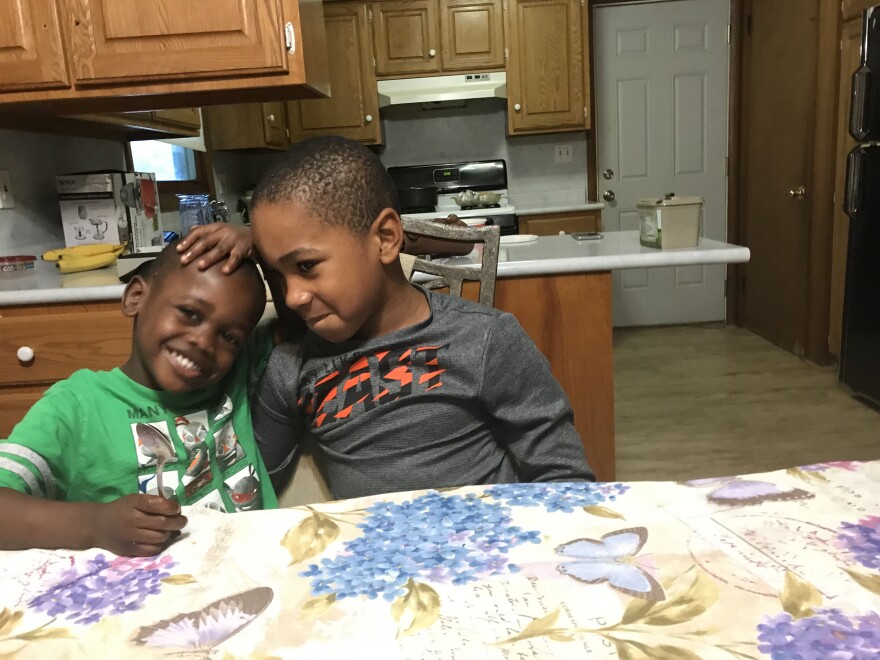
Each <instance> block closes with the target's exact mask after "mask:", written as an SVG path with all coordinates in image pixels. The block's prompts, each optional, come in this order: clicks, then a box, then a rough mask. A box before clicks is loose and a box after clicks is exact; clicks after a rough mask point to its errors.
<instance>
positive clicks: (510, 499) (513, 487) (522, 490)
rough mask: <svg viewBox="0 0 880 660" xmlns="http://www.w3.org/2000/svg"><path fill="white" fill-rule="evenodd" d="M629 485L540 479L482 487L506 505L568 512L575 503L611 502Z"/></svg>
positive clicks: (586, 504)
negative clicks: (537, 482) (523, 482)
mask: <svg viewBox="0 0 880 660" xmlns="http://www.w3.org/2000/svg"><path fill="white" fill-rule="evenodd" d="M628 489H629V486H627V485H626V484H622V483H617V482H608V483H590V482H588V481H582V482H578V483H557V482H549V483H541V484H498V485H497V486H492V487H491V488H487V489H486V493H488V494H489V495H491V496H492V497H493V498H494V499H496V500H498V501H500V502H503V503H504V504H507V505H508V506H539V505H542V506H543V507H544V508H545V509H547V511H551V512H552V511H564V512H565V513H571V512H572V511H574V510H575V508H577V507H583V506H594V505H597V504H603V503H605V502H613V501H614V500H616V499H617V496H618V495H622V494H623V493H625V492H626V491H627V490H628Z"/></svg>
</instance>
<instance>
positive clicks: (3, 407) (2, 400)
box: [0, 388, 45, 438]
mask: <svg viewBox="0 0 880 660" xmlns="http://www.w3.org/2000/svg"><path fill="white" fill-rule="evenodd" d="M44 389H45V388H44ZM42 396H43V392H41V391H30V390H29V391H24V392H19V391H17V390H14V389H12V390H5V391H3V390H0V438H8V437H9V434H10V433H11V432H12V429H13V428H14V427H15V425H16V424H18V423H19V422H20V421H21V420H22V418H23V417H24V416H25V414H26V413H27V411H28V410H30V409H31V408H32V407H33V405H34V404H35V403H36V402H37V401H39V400H40V398H41V397H42Z"/></svg>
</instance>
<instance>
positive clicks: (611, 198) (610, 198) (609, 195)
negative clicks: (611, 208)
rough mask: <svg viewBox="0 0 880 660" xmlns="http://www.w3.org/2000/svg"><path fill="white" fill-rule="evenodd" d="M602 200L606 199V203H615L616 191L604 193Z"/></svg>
mask: <svg viewBox="0 0 880 660" xmlns="http://www.w3.org/2000/svg"><path fill="white" fill-rule="evenodd" d="M602 199H604V200H605V201H606V202H613V201H614V191H613V190H606V191H605V192H603V193H602Z"/></svg>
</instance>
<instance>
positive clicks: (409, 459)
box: [251, 137, 593, 498]
mask: <svg viewBox="0 0 880 660" xmlns="http://www.w3.org/2000/svg"><path fill="white" fill-rule="evenodd" d="M251 222H252V232H253V240H254V243H255V245H256V248H257V251H258V252H259V253H260V255H261V257H262V259H263V261H264V263H265V265H266V266H268V268H267V271H268V275H267V277H268V279H269V280H270V286H272V288H273V292H274V293H275V297H276V299H280V300H283V302H284V303H285V305H286V307H287V308H288V309H289V310H292V311H293V312H295V314H296V315H297V316H298V317H299V318H300V319H301V320H302V322H304V323H305V326H306V327H305V330H304V331H302V332H297V333H293V335H294V337H293V338H292V339H288V340H287V341H285V342H283V343H281V344H280V345H279V346H278V347H277V348H276V349H275V351H274V352H273V353H272V356H271V358H270V360H269V364H268V366H267V368H266V372H265V374H264V375H263V378H262V379H261V381H260V383H259V385H258V386H257V389H256V392H255V394H254V401H253V406H252V415H253V421H254V430H255V435H256V438H257V443H258V445H259V447H260V450H261V452H262V454H263V459H264V461H265V463H266V466H267V468H268V469H269V472H270V473H276V474H283V473H285V472H287V471H289V470H288V467H289V466H291V465H292V464H294V463H295V460H296V456H297V448H298V444H299V442H300V440H301V438H302V437H303V435H304V434H305V433H307V432H309V433H311V434H312V435H313V436H314V437H315V439H316V441H317V444H318V446H319V447H320V449H321V452H322V454H323V458H324V464H325V468H326V471H327V477H328V481H329V486H330V489H331V491H332V492H333V495H334V496H335V497H337V498H351V497H360V496H363V495H372V494H376V493H383V492H392V491H400V490H414V489H421V488H440V487H446V486H459V485H467V484H487V483H504V482H517V481H579V480H584V479H587V480H592V479H593V474H592V473H591V472H590V469H589V467H588V466H587V461H586V457H585V455H584V450H583V446H582V444H581V441H580V438H579V437H578V434H577V432H576V431H575V429H574V425H573V415H572V411H571V407H570V406H569V403H568V400H567V398H566V396H565V393H564V392H563V391H562V388H561V387H560V386H559V383H557V381H556V380H555V379H554V377H553V375H552V374H551V372H550V368H549V365H548V363H547V360H546V359H545V358H544V356H543V355H541V353H540V352H539V351H538V349H537V348H536V347H535V345H534V343H533V342H532V341H531V339H529V337H528V336H527V335H526V334H525V332H524V331H523V329H522V328H521V327H520V325H519V323H518V322H517V321H516V319H515V318H514V317H513V316H512V315H510V314H507V313H503V312H500V311H498V310H496V309H493V308H490V307H485V306H482V305H478V304H476V303H472V302H469V301H467V300H463V299H460V298H456V297H452V296H448V295H445V294H433V293H429V292H427V291H425V290H423V289H421V288H420V287H417V286H413V285H412V284H410V283H409V282H407V280H406V278H405V277H404V274H403V271H402V269H401V266H400V262H399V260H398V255H399V253H400V250H401V246H402V244H403V240H404V237H403V230H402V227H401V223H400V215H399V208H398V202H397V195H396V192H395V189H394V184H393V183H392V182H391V179H390V177H389V176H388V174H387V172H386V171H385V168H384V167H383V166H382V164H381V162H380V161H379V159H378V158H377V157H376V156H375V155H374V154H373V153H372V152H370V151H369V150H368V149H366V148H365V147H363V146H361V145H359V144H357V143H355V142H352V141H349V140H346V139H343V138H338V137H329V138H314V139H311V140H306V141H304V142H301V143H300V144H298V145H296V146H295V147H293V148H292V149H291V150H290V151H289V152H288V153H287V154H285V155H284V156H283V157H282V158H281V159H280V160H279V161H277V162H276V164H275V165H274V166H273V167H272V168H271V169H270V170H269V171H268V172H267V173H266V174H265V175H264V176H263V178H262V180H261V181H260V183H259V184H258V186H257V189H256V190H255V192H254V195H253V198H252V202H251ZM286 320H287V323H288V324H289V325H293V324H295V323H297V320H296V319H291V318H288V319H286ZM282 321H285V319H284V318H282Z"/></svg>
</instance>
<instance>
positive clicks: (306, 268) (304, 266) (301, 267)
mask: <svg viewBox="0 0 880 660" xmlns="http://www.w3.org/2000/svg"><path fill="white" fill-rule="evenodd" d="M317 265H318V262H317V261H301V262H299V263H298V264H297V265H296V269H297V270H298V271H299V272H300V273H308V272H310V271H311V270H312V269H313V268H314V267H315V266H317Z"/></svg>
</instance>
